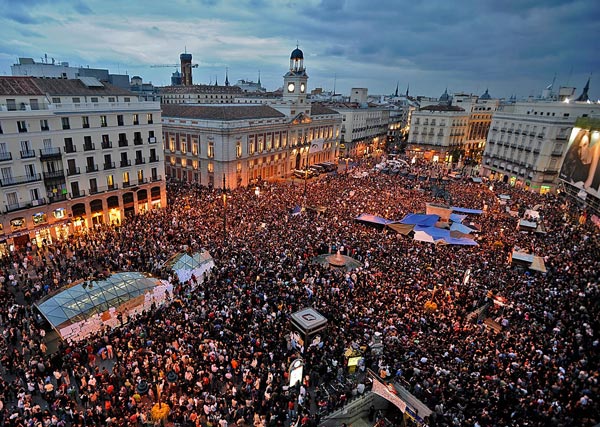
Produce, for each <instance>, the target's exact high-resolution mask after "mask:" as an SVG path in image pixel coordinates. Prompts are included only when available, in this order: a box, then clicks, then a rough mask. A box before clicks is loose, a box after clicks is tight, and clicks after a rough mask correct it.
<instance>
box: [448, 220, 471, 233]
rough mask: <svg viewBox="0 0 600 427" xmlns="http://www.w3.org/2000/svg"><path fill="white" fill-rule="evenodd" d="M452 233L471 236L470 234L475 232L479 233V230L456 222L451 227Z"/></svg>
mask: <svg viewBox="0 0 600 427" xmlns="http://www.w3.org/2000/svg"><path fill="white" fill-rule="evenodd" d="M450 231H460V232H461V233H465V234H469V233H473V232H474V231H477V230H474V229H472V228H469V227H467V226H466V225H463V224H459V223H458V222H455V223H453V224H452V225H451V226H450Z"/></svg>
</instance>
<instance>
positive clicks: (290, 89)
mask: <svg viewBox="0 0 600 427" xmlns="http://www.w3.org/2000/svg"><path fill="white" fill-rule="evenodd" d="M295 88H296V86H294V83H290V84H289V85H288V92H293V91H294V89H295Z"/></svg>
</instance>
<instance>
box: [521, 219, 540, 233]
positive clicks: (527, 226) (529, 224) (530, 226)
mask: <svg viewBox="0 0 600 427" xmlns="http://www.w3.org/2000/svg"><path fill="white" fill-rule="evenodd" d="M519 230H522V231H535V230H537V222H534V221H527V220H526V219H522V220H520V221H519Z"/></svg>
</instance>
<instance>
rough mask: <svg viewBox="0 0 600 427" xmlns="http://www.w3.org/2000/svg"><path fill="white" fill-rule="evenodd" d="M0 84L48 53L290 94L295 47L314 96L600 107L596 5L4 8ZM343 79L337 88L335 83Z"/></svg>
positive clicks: (354, 1) (599, 8)
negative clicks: (470, 96) (563, 97)
mask: <svg viewBox="0 0 600 427" xmlns="http://www.w3.org/2000/svg"><path fill="white" fill-rule="evenodd" d="M0 6H1V8H2V15H1V16H0V26H1V28H2V30H0V34H1V35H2V41H1V42H0V75H10V74H11V71H10V66H11V65H12V64H14V63H15V62H16V61H17V58H18V57H32V58H33V59H34V60H36V61H38V62H39V61H41V57H43V56H44V54H47V55H48V58H49V60H50V58H55V59H56V61H68V62H69V63H70V65H72V66H80V65H81V66H88V65H89V66H90V67H97V68H108V69H109V70H110V71H111V72H112V73H125V72H127V73H128V74H129V75H130V76H133V75H139V76H142V77H143V79H144V81H152V82H153V83H154V84H155V85H165V84H169V82H170V76H171V73H172V72H173V71H174V70H175V68H150V65H151V64H175V63H178V62H179V54H180V53H181V52H183V51H184V49H187V51H188V52H189V53H191V54H192V55H193V62H195V63H198V64H199V67H198V68H197V69H194V83H209V82H211V81H212V82H214V81H215V77H217V78H218V82H219V84H223V82H224V79H225V68H226V67H228V68H229V80H230V82H235V81H237V80H238V79H247V80H254V81H256V80H257V77H258V71H259V70H260V73H261V81H262V83H263V86H265V87H266V88H267V90H275V89H277V88H279V87H281V85H282V81H283V79H282V76H283V75H284V74H285V72H286V71H287V68H288V65H289V55H290V52H291V51H292V50H293V49H294V48H295V47H296V42H298V43H299V46H300V49H302V50H303V51H304V58H305V59H304V63H305V66H306V69H307V72H308V75H309V81H308V82H309V88H310V89H313V88H315V87H322V88H324V89H325V90H332V89H333V88H334V81H336V92H337V93H342V94H346V95H347V94H349V91H350V88H352V87H367V88H368V89H369V93H370V94H390V93H393V91H394V90H395V88H396V83H397V82H398V83H399V86H400V91H401V92H404V91H405V90H406V87H407V85H409V84H410V93H411V94H412V95H426V96H439V95H440V94H441V93H442V92H443V91H444V89H445V88H446V87H447V88H448V91H449V92H451V93H452V92H467V93H475V94H481V93H483V92H484V91H485V89H486V88H489V91H490V94H491V95H492V96H493V97H508V96H510V95H512V94H516V95H517V96H518V97H526V96H529V95H539V94H540V92H541V91H542V89H543V88H544V87H545V86H547V85H549V84H550V83H551V82H552V79H553V77H554V75H556V86H558V85H564V86H566V85H568V86H575V87H577V94H579V93H580V92H581V89H582V88H583V86H584V84H585V82H586V80H587V78H588V77H589V76H590V75H591V77H592V79H591V89H590V95H591V97H592V99H594V100H597V99H598V98H600V74H599V72H600V50H599V49H598V48H599V40H600V25H599V21H598V19H599V17H600V1H598V0H581V1H561V0H545V1H541V0H538V1H533V0H514V1H510V0H508V1H504V0H491V1H488V0H461V1H448V0H425V1H401V0H371V1H364V0H302V1H300V0H290V1H286V0H281V1H278V0H232V1H229V0H227V1H225V0H223V1H220V0H169V1H158V0H146V1H135V0H133V1H127V2H125V1H121V0H102V1H100V0H73V1H71V0H0ZM335 76H337V79H336V78H335Z"/></svg>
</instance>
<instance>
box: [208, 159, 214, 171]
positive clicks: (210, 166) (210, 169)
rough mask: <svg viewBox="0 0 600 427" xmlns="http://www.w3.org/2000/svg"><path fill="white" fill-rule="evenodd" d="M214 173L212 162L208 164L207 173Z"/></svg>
mask: <svg viewBox="0 0 600 427" xmlns="http://www.w3.org/2000/svg"><path fill="white" fill-rule="evenodd" d="M214 171H215V165H214V163H213V162H208V172H209V173H213V172H214Z"/></svg>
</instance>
